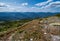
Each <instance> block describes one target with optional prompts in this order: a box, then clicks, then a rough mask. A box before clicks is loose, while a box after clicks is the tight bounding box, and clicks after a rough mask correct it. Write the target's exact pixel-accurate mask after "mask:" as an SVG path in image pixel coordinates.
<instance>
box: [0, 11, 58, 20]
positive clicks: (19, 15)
mask: <svg viewBox="0 0 60 41" xmlns="http://www.w3.org/2000/svg"><path fill="white" fill-rule="evenodd" d="M56 14H59V13H50V12H47V13H45V12H0V21H5V20H20V19H34V18H44V17H48V16H53V15H56Z"/></svg>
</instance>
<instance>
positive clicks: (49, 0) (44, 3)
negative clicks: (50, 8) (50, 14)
mask: <svg viewBox="0 0 60 41" xmlns="http://www.w3.org/2000/svg"><path fill="white" fill-rule="evenodd" d="M52 1H53V0H48V1H45V2H41V3H37V4H35V5H36V6H45V5H47V4H48V3H50V2H52Z"/></svg>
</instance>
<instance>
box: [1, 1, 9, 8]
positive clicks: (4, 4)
mask: <svg viewBox="0 0 60 41" xmlns="http://www.w3.org/2000/svg"><path fill="white" fill-rule="evenodd" d="M9 6H10V5H8V4H6V3H2V2H0V7H9Z"/></svg>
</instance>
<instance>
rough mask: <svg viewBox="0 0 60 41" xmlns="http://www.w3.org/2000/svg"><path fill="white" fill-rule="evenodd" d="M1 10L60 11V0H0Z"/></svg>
mask: <svg viewBox="0 0 60 41" xmlns="http://www.w3.org/2000/svg"><path fill="white" fill-rule="evenodd" d="M0 12H60V0H0Z"/></svg>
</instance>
